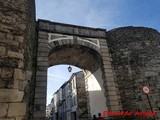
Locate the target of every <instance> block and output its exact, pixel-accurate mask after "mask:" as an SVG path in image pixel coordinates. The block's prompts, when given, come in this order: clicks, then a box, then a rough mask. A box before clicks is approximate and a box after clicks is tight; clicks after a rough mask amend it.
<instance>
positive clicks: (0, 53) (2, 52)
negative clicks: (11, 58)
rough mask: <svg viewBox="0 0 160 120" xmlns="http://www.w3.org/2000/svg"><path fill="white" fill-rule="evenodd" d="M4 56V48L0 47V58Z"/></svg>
mask: <svg viewBox="0 0 160 120" xmlns="http://www.w3.org/2000/svg"><path fill="white" fill-rule="evenodd" d="M3 55H6V47H3V46H0V56H3Z"/></svg>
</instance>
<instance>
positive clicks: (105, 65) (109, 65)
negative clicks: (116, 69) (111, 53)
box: [103, 62, 112, 68]
mask: <svg viewBox="0 0 160 120" xmlns="http://www.w3.org/2000/svg"><path fill="white" fill-rule="evenodd" d="M107 63H108V64H107ZM103 67H104V68H112V66H111V64H110V62H106V64H104V65H103Z"/></svg>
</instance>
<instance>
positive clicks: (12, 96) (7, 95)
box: [0, 89, 24, 102]
mask: <svg viewBox="0 0 160 120" xmlns="http://www.w3.org/2000/svg"><path fill="white" fill-rule="evenodd" d="M23 95H24V92H22V91H18V90H14V89H0V102H19V101H22V100H23Z"/></svg>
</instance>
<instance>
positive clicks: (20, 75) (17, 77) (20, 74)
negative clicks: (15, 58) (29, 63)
mask: <svg viewBox="0 0 160 120" xmlns="http://www.w3.org/2000/svg"><path fill="white" fill-rule="evenodd" d="M14 79H15V80H24V73H23V70H22V69H14Z"/></svg>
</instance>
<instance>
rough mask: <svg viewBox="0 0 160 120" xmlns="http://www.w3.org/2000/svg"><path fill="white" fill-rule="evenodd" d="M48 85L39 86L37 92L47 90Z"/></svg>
mask: <svg viewBox="0 0 160 120" xmlns="http://www.w3.org/2000/svg"><path fill="white" fill-rule="evenodd" d="M46 91H47V86H37V87H36V90H35V92H46Z"/></svg>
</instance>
